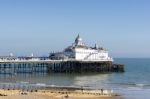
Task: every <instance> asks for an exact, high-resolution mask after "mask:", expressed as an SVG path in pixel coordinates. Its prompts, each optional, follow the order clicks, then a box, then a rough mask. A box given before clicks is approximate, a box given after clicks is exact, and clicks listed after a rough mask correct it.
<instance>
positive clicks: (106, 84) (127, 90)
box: [0, 58, 150, 99]
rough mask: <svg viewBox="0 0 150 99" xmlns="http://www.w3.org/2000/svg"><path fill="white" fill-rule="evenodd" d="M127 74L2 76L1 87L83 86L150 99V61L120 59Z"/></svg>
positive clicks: (119, 61)
mask: <svg viewBox="0 0 150 99" xmlns="http://www.w3.org/2000/svg"><path fill="white" fill-rule="evenodd" d="M115 63H121V64H124V65H125V72H124V73H102V74H101V73H99V74H97V73H90V74H89V73H88V74H87V73H86V74H36V75H24V74H19V75H15V76H8V75H0V83H18V82H27V83H29V84H46V85H57V86H79V87H80V86H83V87H91V88H98V89H100V88H105V89H113V90H114V91H115V92H117V93H120V94H121V95H122V96H123V97H124V98H125V99H148V98H150V59H148V58H147V59H133V58H131V59H130V58H117V59H115Z"/></svg>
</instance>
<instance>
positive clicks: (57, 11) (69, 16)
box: [0, 0, 150, 57]
mask: <svg viewBox="0 0 150 99" xmlns="http://www.w3.org/2000/svg"><path fill="white" fill-rule="evenodd" d="M77 34H80V35H81V37H82V38H83V40H84V42H85V43H86V44H87V45H90V46H93V45H94V44H95V43H97V44H98V45H99V46H103V47H105V48H107V49H108V50H109V52H110V55H111V56H113V57H150V1H149V0H0V46H1V47H0V55H9V53H11V52H12V53H14V54H15V55H30V54H31V53H32V52H33V53H35V55H48V53H49V52H50V51H53V50H55V51H61V50H62V49H63V48H65V47H66V46H68V45H70V44H72V43H73V42H74V38H75V37H76V36H77Z"/></svg>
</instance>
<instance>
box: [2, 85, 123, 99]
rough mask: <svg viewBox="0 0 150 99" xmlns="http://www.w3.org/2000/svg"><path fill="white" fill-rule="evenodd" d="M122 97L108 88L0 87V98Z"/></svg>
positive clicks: (107, 98) (64, 98)
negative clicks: (19, 88)
mask: <svg viewBox="0 0 150 99" xmlns="http://www.w3.org/2000/svg"><path fill="white" fill-rule="evenodd" d="M24 97H25V98H27V99H49V98H50V99H51V98H52V99H66V98H68V99H123V98H121V96H120V95H117V94H114V93H112V92H111V91H109V90H93V89H92V90H87V89H82V90H81V89H76V88H75V89H74V88H71V89H70V88H69V89H68V88H66V87H65V88H54V87H51V88H48V89H37V90H18V89H0V99H21V98H24Z"/></svg>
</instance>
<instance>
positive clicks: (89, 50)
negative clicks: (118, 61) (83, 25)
mask: <svg viewBox="0 0 150 99" xmlns="http://www.w3.org/2000/svg"><path fill="white" fill-rule="evenodd" d="M50 58H51V59H74V60H79V61H113V59H112V58H111V57H109V55H108V51H107V50H105V49H103V48H99V47H98V46H97V45H95V47H88V46H86V45H85V44H84V43H83V41H82V38H80V36H79V35H78V36H77V37H76V39H75V42H74V43H73V44H72V45H71V46H69V47H67V48H66V49H64V51H63V52H58V53H51V54H50Z"/></svg>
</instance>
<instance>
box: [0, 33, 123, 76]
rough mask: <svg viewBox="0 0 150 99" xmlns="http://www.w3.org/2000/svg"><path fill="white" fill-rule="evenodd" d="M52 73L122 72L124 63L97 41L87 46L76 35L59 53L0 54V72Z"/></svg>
mask: <svg viewBox="0 0 150 99" xmlns="http://www.w3.org/2000/svg"><path fill="white" fill-rule="evenodd" d="M52 72H55V73H83V72H124V65H122V64H114V63H113V58H111V57H110V56H109V55H108V51H107V50H106V49H104V48H102V47H98V46H97V44H95V46H94V47H88V46H86V45H85V44H84V43H83V41H82V38H80V36H79V35H78V36H77V37H76V39H75V42H74V43H73V44H72V45H71V46H69V47H67V48H65V49H64V50H63V51H62V52H56V53H50V54H49V56H48V57H34V56H33V54H32V56H30V57H15V56H13V54H11V55H10V56H0V74H18V73H31V74H34V73H52Z"/></svg>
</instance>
